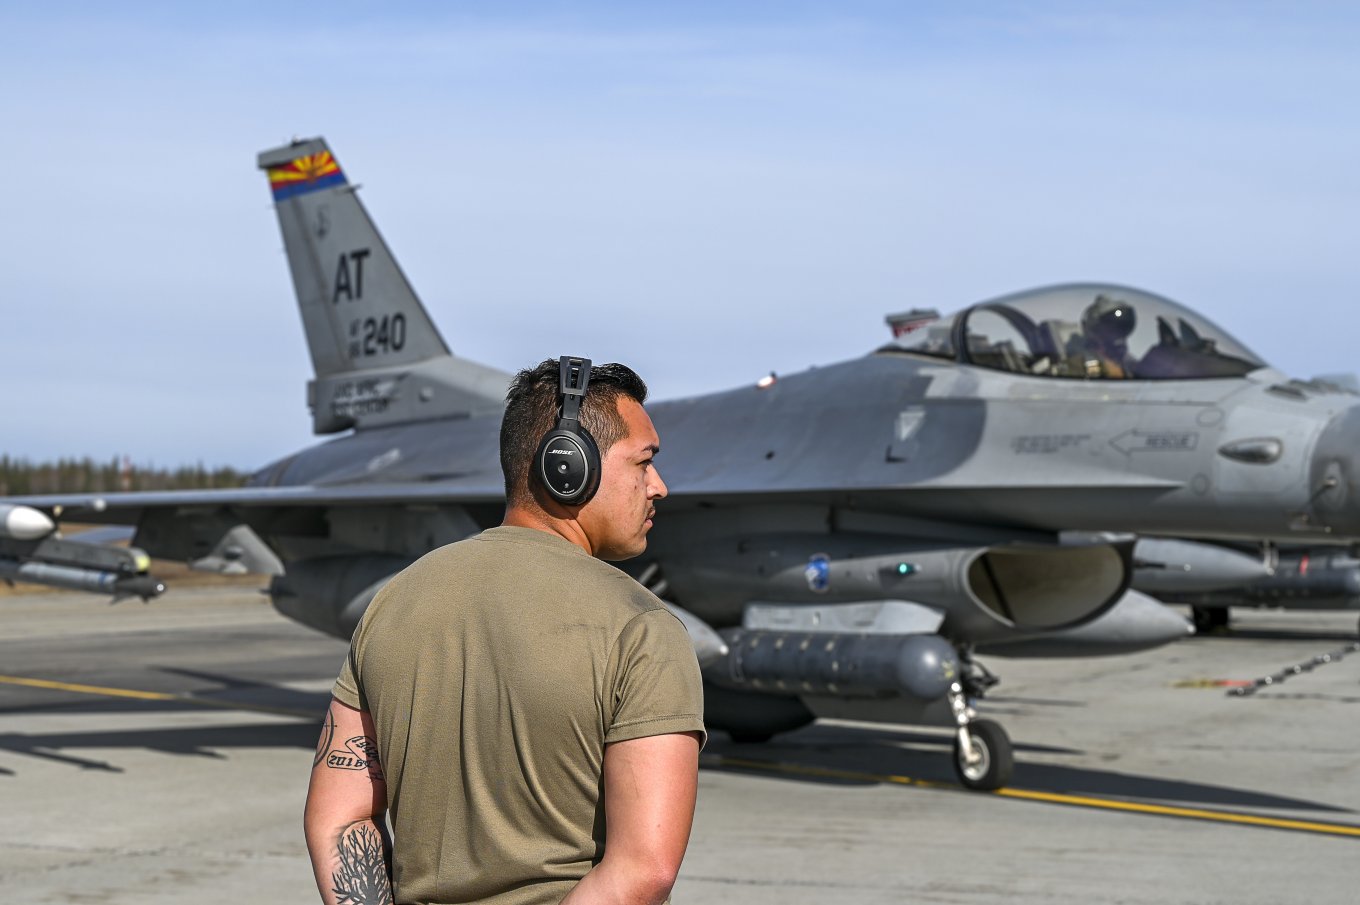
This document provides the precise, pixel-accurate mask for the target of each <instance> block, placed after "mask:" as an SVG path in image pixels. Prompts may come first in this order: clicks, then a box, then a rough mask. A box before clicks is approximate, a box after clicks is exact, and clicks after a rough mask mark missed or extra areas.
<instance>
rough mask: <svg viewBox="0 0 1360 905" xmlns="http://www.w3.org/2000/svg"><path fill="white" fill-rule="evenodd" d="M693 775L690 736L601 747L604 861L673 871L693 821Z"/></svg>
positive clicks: (695, 739)
mask: <svg viewBox="0 0 1360 905" xmlns="http://www.w3.org/2000/svg"><path fill="white" fill-rule="evenodd" d="M698 773H699V736H698V733H695V732H678V733H669V734H666V735H653V736H648V737H645V738H636V739H629V740H627V741H621V742H613V743H611V744H608V745H606V746H605V749H604V810H605V857H606V858H608V859H612V858H620V859H623V860H628V861H635V862H638V863H643V864H647V865H651V866H655V867H658V868H664V869H667V870H670V871H671V872H674V871H676V870H678V869H679V867H680V861H681V859H682V858H683V857H684V854H685V846H686V844H688V842H689V831H690V825H691V823H692V822H693V820H694V801H695V795H696V793H697V789H698V781H699V780H698Z"/></svg>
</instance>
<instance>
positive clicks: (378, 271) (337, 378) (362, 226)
mask: <svg viewBox="0 0 1360 905" xmlns="http://www.w3.org/2000/svg"><path fill="white" fill-rule="evenodd" d="M259 166H260V169H262V170H264V171H265V172H266V173H267V174H268V176H269V186H270V189H271V190H272V191H273V193H274V207H275V209H276V210H277V211H278V215H279V228H280V230H281V231H282V232H283V244H284V248H285V250H286V251H287V253H288V266H289V269H290V270H291V271H292V275H293V288H294V290H295V291H296V292H297V301H298V308H299V310H300V311H301V314H302V326H303V330H304V331H305V332H306V334H307V346H308V349H309V350H310V351H311V355H312V368H313V371H314V372H315V375H316V379H314V380H312V381H311V382H310V383H309V384H308V386H307V398H308V404H309V405H310V406H311V408H312V427H313V430H314V431H315V432H316V433H318V434H328V433H335V432H336V431H342V430H346V429H348V428H351V427H354V428H360V429H362V428H364V427H373V426H378V425H382V424H397V423H402V422H407V421H424V420H429V419H433V418H446V417H453V416H458V415H470V414H473V413H476V412H481V411H490V410H497V409H499V408H500V407H501V406H502V405H503V404H504V399H505V389H506V386H507V384H508V382H509V376H508V375H506V374H504V373H502V372H500V371H497V370H494V369H492V368H487V367H484V366H482V365H478V364H476V363H474V362H471V361H467V360H465V359H460V358H456V357H455V356H453V355H452V354H451V353H450V352H449V348H448V346H447V345H445V343H444V340H443V338H442V337H441V336H440V335H439V331H438V330H437V329H436V328H435V325H434V322H433V321H431V320H430V316H429V314H428V313H427V312H426V311H425V307H424V306H423V305H421V304H420V299H418V298H417V297H416V294H415V292H414V290H412V289H411V284H410V283H408V282H407V280H406V276H405V274H403V273H402V272H401V268H400V267H398V266H397V262H396V259H395V258H393V257H392V252H391V251H390V250H389V249H388V247H387V243H386V242H384V241H383V238H382V236H381V235H380V234H379V233H378V230H377V228H376V227H375V226H374V225H373V221H372V219H370V218H369V216H368V211H366V210H365V209H364V206H363V204H362V203H360V201H359V197H358V195H357V194H356V189H357V188H358V187H357V186H351V185H350V184H349V182H348V180H347V179H346V178H345V174H344V172H343V171H342V170H341V169H340V165H339V164H338V163H337V162H336V160H335V157H334V156H333V155H332V154H331V152H330V149H329V148H327V147H326V142H325V140H324V139H321V138H313V139H308V140H304V141H295V142H293V143H292V144H289V145H285V146H284V147H281V148H275V149H273V150H270V151H264V152H262V153H261V154H260V156H259Z"/></svg>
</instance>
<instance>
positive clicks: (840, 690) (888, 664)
mask: <svg viewBox="0 0 1360 905" xmlns="http://www.w3.org/2000/svg"><path fill="white" fill-rule="evenodd" d="M720 634H721V636H722V640H723V641H724V642H725V645H726V647H727V653H726V654H725V655H724V656H721V657H716V658H714V659H711V660H709V662H708V663H706V664H705V665H704V667H703V674H704V678H706V679H708V680H709V681H711V682H714V683H715V684H717V685H720V686H722V687H724V688H731V689H734V690H745V691H769V692H783V693H785V694H808V693H812V694H838V695H847V696H852V697H875V696H877V695H879V694H882V693H884V692H889V693H895V694H900V695H903V696H905V697H911V698H916V699H919V700H925V701H933V700H936V699H938V698H942V697H944V694H945V692H946V691H948V690H949V685H950V683H951V682H953V681H955V679H956V677H957V676H958V675H959V672H960V667H959V661H958V655H957V654H956V653H955V652H954V647H953V645H951V644H950V643H949V642H948V641H946V640H945V639H943V638H941V637H940V636H939V635H888V634H882V635H879V634H850V633H847V632H839V633H833V632H803V631H788V632H781V631H766V630H759V629H757V630H752V629H745V628H727V629H723V630H722V632H721V633H720Z"/></svg>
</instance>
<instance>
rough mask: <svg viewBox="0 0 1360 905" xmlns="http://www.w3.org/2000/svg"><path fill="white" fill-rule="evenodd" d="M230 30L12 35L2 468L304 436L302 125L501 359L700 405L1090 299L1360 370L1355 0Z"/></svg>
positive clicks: (1359, 66) (127, 9)
mask: <svg viewBox="0 0 1360 905" xmlns="http://www.w3.org/2000/svg"><path fill="white" fill-rule="evenodd" d="M199 6H200V5H199V4H141V5H138V4H127V5H120V6H118V8H117V10H116V11H111V8H109V7H107V6H106V5H104V4H93V3H91V4H62V3H53V4H43V5H40V6H39V5H34V8H32V9H27V10H22V9H18V8H16V7H17V5H16V4H7V5H3V6H0V84H3V85H4V86H5V90H3V91H0V123H3V129H4V134H5V139H4V141H3V142H0V165H2V169H0V172H3V173H4V175H5V176H6V185H5V194H4V201H3V211H4V214H5V216H4V217H2V218H0V263H3V266H4V269H5V279H4V283H3V289H2V290H0V305H3V314H4V324H5V336H6V340H7V341H6V342H5V343H4V348H5V353H4V354H3V355H0V381H3V385H4V386H5V387H7V388H8V390H9V392H8V393H7V394H6V399H7V402H6V406H5V409H4V417H3V419H0V425H3V426H0V451H4V452H8V453H9V454H11V455H21V456H28V457H32V458H48V457H56V456H61V455H68V456H69V455H75V456H79V455H87V454H88V455H94V456H99V457H105V456H112V455H115V454H127V455H131V456H132V457H133V458H134V460H136V461H139V462H145V461H155V462H157V463H161V464H179V463H182V462H192V461H196V460H203V461H205V462H207V463H210V464H215V463H222V464H233V465H237V466H240V467H250V466H256V465H261V464H263V463H265V462H266V461H269V460H271V459H273V458H277V457H279V456H281V455H284V454H286V453H288V452H290V451H292V450H294V449H296V448H297V447H299V446H302V445H305V444H307V443H309V442H312V438H311V435H310V433H309V423H310V422H309V418H308V416H307V412H306V408H305V404H304V398H305V397H304V384H305V382H306V380H307V378H308V377H309V365H308V360H307V355H306V349H305V345H304V343H303V339H302V335H301V330H300V327H299V322H298V318H297V314H296V309H295V307H294V303H293V297H292V287H291V284H290V283H289V279H288V274H287V269H286V264H285V261H284V259H283V256H282V253H281V243H280V240H279V235H278V228H277V225H276V223H275V221H274V217H273V212H272V209H271V206H270V202H269V193H268V189H267V186H266V184H265V180H264V178H263V176H262V175H261V174H260V173H259V172H258V171H257V170H256V169H255V165H254V155H255V153H256V152H258V151H260V150H262V149H265V148H269V147H273V146H275V145H277V144H280V143H282V142H285V141H287V140H288V139H289V138H291V137H294V136H311V135H324V136H325V137H326V138H327V140H328V141H329V142H330V144H331V146H332V148H334V149H335V152H336V154H337V156H338V158H339V160H340V162H341V164H342V165H343V166H344V168H345V170H346V172H347V173H348V175H349V177H350V179H351V181H354V182H359V183H361V184H362V185H363V187H364V188H363V197H364V200H365V203H366V204H367V206H368V208H369V210H370V212H371V213H372V214H373V215H374V217H375V219H376V220H377V222H378V226H379V228H380V229H381V230H382V231H383V233H384V234H385V236H386V238H387V240H388V242H389V244H390V245H391V246H392V248H393V250H394V252H395V253H396V255H397V257H398V259H399V261H400V262H401V263H402V265H403V267H404V268H405V270H406V271H407V274H408V276H409V277H410V278H411V280H412V282H413V283H414V284H415V286H416V289H417V291H418V292H419V293H420V294H421V296H422V298H423V300H424V301H425V303H426V305H427V307H429V308H430V310H431V313H432V314H433V316H434V317H435V319H436V321H437V322H438V323H439V325H440V327H441V330H442V331H443V333H444V335H445V337H446V339H447V340H448V341H449V343H450V345H451V346H452V347H453V348H454V350H455V352H457V353H458V354H461V355H464V356H467V357H469V358H473V359H476V360H479V361H482V362H485V363H487V364H491V365H494V366H497V367H500V368H504V369H507V370H509V369H514V368H517V367H520V366H522V365H525V364H528V363H531V362H533V361H537V360H539V359H542V358H545V357H549V356H554V355H557V354H561V353H563V352H568V351H570V352H573V353H582V354H586V355H589V356H591V357H593V358H595V359H596V360H611V359H618V360H623V361H627V362H629V363H631V364H633V365H634V366H635V367H637V368H638V370H639V371H640V372H642V373H643V375H644V377H646V378H648V380H649V382H650V383H651V384H652V387H653V391H654V394H655V395H656V396H657V397H658V398H665V397H671V396H679V395H688V394H691V393H695V392H702V391H706V390H712V389H719V388H723V387H727V386H732V385H735V384H740V383H744V382H747V381H749V380H752V379H755V378H756V377H758V376H760V375H761V374H764V373H766V372H768V371H770V370H775V371H778V372H780V373H786V372H790V371H795V370H800V369H802V368H805V367H807V366H809V365H813V364H823V363H828V362H832V361H838V360H842V359H845V358H849V357H853V356H856V355H861V354H864V353H865V352H867V351H868V350H870V349H872V348H874V347H875V346H876V345H878V344H880V343H881V342H882V341H883V340H884V339H885V337H886V335H887V334H886V329H885V327H884V325H883V322H882V318H883V315H884V314H886V313H887V312H889V311H898V310H902V309H905V308H910V307H913V306H934V307H939V308H941V309H944V310H952V309H955V308H958V307H962V306H964V305H966V304H969V303H971V302H975V301H978V300H981V299H984V298H988V297H991V296H995V295H1000V294H1003V293H1008V292H1011V291H1015V290H1019V289H1023V288H1028V287H1032V286H1037V285H1043V284H1048V283H1056V282H1067V281H1073V280H1087V279H1090V280H1107V281H1112V282H1122V283H1128V284H1132V285H1135V286H1139V287H1142V288H1145V289H1148V290H1151V291H1153V292H1157V293H1160V294H1163V295H1167V296H1170V297H1172V298H1174V299H1177V300H1179V301H1181V302H1183V303H1186V304H1188V305H1190V306H1191V307H1193V308H1196V309H1199V310H1201V311H1202V312H1204V313H1205V314H1207V315H1208V316H1209V317H1210V318H1211V319H1212V320H1214V321H1216V322H1218V323H1219V324H1221V325H1223V326H1225V327H1227V328H1228V329H1229V330H1230V331H1231V332H1232V333H1234V334H1235V335H1236V336H1237V337H1238V338H1239V339H1241V340H1242V341H1243V342H1245V343H1246V345H1247V346H1249V347H1250V348H1252V349H1253V350H1254V351H1255V352H1256V353H1257V354H1259V355H1261V356H1262V357H1264V358H1265V359H1267V360H1268V361H1270V362H1272V363H1273V364H1275V365H1276V366H1277V367H1279V368H1281V369H1282V370H1284V371H1286V372H1288V373H1291V374H1294V375H1298V376H1312V375H1315V374H1321V373H1336V372H1350V371H1355V370H1357V368H1358V365H1357V362H1356V354H1355V351H1354V346H1355V333H1356V331H1355V327H1356V325H1357V317H1356V303H1357V300H1358V297H1360V256H1358V255H1357V254H1356V252H1355V250H1354V246H1355V244H1356V241H1357V237H1360V229H1358V228H1357V227H1360V213H1357V202H1360V177H1358V176H1357V161H1360V121H1357V117H1356V116H1355V104H1356V101H1355V99H1356V98H1357V97H1360V54H1356V53H1355V48H1356V47H1357V46H1360V21H1358V20H1360V16H1357V14H1356V13H1354V12H1351V11H1350V10H1349V9H1348V8H1347V6H1346V5H1343V4H1311V5H1310V4H1289V5H1284V4H1250V3H1199V4H1196V3H1179V4H1157V3H1138V4H1134V3H1128V4H1075V3H1072V4H1066V3H1054V4H1038V3H953V4H896V3H854V2H850V3H837V4H810V3H802V4H799V3H753V4H732V3H727V4H717V3H689V4H683V5H681V4H677V5H674V6H665V5H656V4H651V5H645V6H643V5H638V6H633V5H621V4H608V3H594V4H590V3H586V4H579V3H538V4H516V3H497V4H481V3H460V4H428V5H423V4H386V3H384V4H378V3H339V4H330V5H328V6H326V7H325V8H324V10H321V11H318V8H316V7H315V6H309V7H303V6H301V5H279V4H269V5H266V4H258V3H234V4H222V5H220V6H219V8H216V9H213V10H211V11H204V10H201V9H199ZM563 307H570V308H572V309H574V310H577V311H579V312H580V316H579V318H576V319H575V320H574V322H572V323H569V324H567V325H565V326H564V325H561V324H560V323H559V322H557V320H556V319H552V320H550V317H549V312H550V311H552V310H560V309H561V308H563ZM696 363H697V366H696Z"/></svg>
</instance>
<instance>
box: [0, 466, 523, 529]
mask: <svg viewBox="0 0 1360 905" xmlns="http://www.w3.org/2000/svg"><path fill="white" fill-rule="evenodd" d="M504 497H505V493H504V489H503V488H502V487H501V485H500V483H499V482H496V483H494V484H493V483H489V482H487V481H486V479H485V476H484V475H482V474H478V475H476V476H469V479H468V480H460V479H458V478H453V479H446V480H440V481H412V482H406V483H381V484H378V483H374V484H361V483H354V484H334V485H327V484H303V485H290V486H287V487H231V488H220V489H216V490H147V491H135V492H130V493H54V494H29V495H27V496H13V497H5V498H4V501H5V502H6V503H12V504H15V505H21V506H30V507H32V508H34V509H41V510H47V511H56V512H58V513H59V514H60V515H61V516H62V517H63V518H66V519H69V520H71V521H79V522H96V523H112V524H129V523H131V522H135V521H136V520H137V518H138V517H139V516H140V515H141V513H142V512H144V511H145V510H148V509H238V510H249V509H270V508H295V507H304V508H305V507H313V506H336V505H346V504H348V505H365V504H371V505H378V504H391V503H406V502H411V503H494V502H498V501H500V500H502V499H504Z"/></svg>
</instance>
